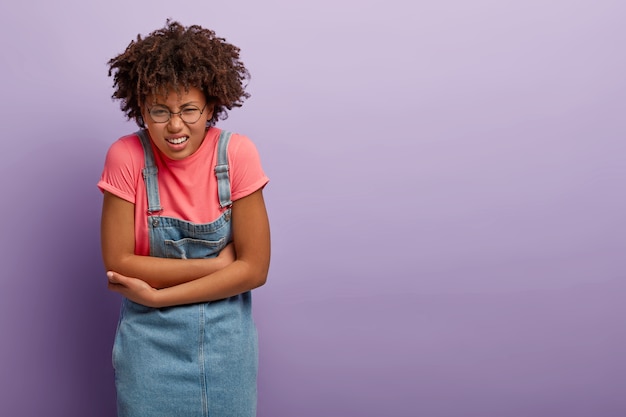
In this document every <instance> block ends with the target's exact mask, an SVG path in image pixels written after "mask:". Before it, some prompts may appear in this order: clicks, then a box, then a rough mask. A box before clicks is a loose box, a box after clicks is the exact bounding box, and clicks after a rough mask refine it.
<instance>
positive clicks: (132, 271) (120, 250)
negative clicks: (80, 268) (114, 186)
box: [100, 191, 235, 288]
mask: <svg viewBox="0 0 626 417" xmlns="http://www.w3.org/2000/svg"><path fill="white" fill-rule="evenodd" d="M100 232H101V233H100V236H101V245H102V258H103V260H104V265H105V267H106V269H107V271H116V272H118V273H121V274H124V275H129V276H132V277H136V278H138V279H140V280H143V281H145V282H146V283H148V284H149V285H150V286H151V287H154V288H166V287H171V286H173V285H177V284H181V283H183V282H188V281H192V280H194V279H197V278H199V277H202V276H205V275H207V274H210V273H212V272H215V271H217V270H219V269H221V268H224V267H225V266H226V265H228V264H230V263H232V262H233V261H234V259H235V258H234V248H233V245H229V246H227V247H226V248H225V249H224V250H222V252H221V253H220V255H219V256H218V257H216V258H208V259H166V258H156V257H152V256H139V255H135V206H134V205H133V204H132V203H129V202H128V201H126V200H123V199H121V198H119V197H117V196H115V195H113V194H111V193H109V192H106V191H105V193H104V201H103V204H102V221H101V231H100Z"/></svg>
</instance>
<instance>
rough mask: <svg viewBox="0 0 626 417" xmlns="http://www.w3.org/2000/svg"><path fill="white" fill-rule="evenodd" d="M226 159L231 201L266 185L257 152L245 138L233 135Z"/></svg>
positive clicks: (266, 178)
mask: <svg viewBox="0 0 626 417" xmlns="http://www.w3.org/2000/svg"><path fill="white" fill-rule="evenodd" d="M228 158H229V160H228V164H229V166H230V167H231V168H230V175H231V178H230V184H231V198H232V200H233V201H235V200H239V199H240V198H243V197H246V196H248V195H250V194H252V193H253V192H255V191H257V190H259V189H261V188H263V187H264V186H265V185H266V184H267V183H268V181H269V178H268V177H267V175H265V172H264V171H263V167H262V166H261V158H260V157H259V152H258V151H257V148H256V146H255V145H254V143H253V142H252V141H251V140H250V139H249V138H248V137H247V136H242V135H236V134H233V136H232V137H231V140H230V144H229V146H228Z"/></svg>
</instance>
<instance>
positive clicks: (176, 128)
mask: <svg viewBox="0 0 626 417" xmlns="http://www.w3.org/2000/svg"><path fill="white" fill-rule="evenodd" d="M142 116H143V120H144V123H145V124H146V127H147V128H148V131H149V132H150V137H151V138H152V141H153V142H154V144H155V145H156V147H157V148H158V149H159V150H160V151H161V152H163V153H164V154H165V155H166V156H168V157H169V158H171V159H183V158H186V157H188V156H189V155H191V154H193V153H194V152H195V151H197V150H198V148H199V147H200V145H201V144H202V141H203V140H204V136H205V134H206V124H207V121H208V120H210V119H211V117H213V104H212V103H207V101H206V98H205V97H204V94H203V93H202V91H200V90H199V89H198V88H195V87H191V88H190V89H189V91H187V92H184V91H183V92H182V94H178V93H177V92H176V91H175V90H173V89H171V90H170V91H169V93H168V94H167V96H161V95H157V96H148V98H147V100H146V103H145V105H144V107H143V108H142ZM196 118H197V119H196Z"/></svg>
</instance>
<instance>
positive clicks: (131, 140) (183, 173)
mask: <svg viewBox="0 0 626 417" xmlns="http://www.w3.org/2000/svg"><path fill="white" fill-rule="evenodd" d="M220 132H221V130H220V129H218V128H215V127H211V128H209V130H208V132H207V134H206V136H205V138H204V141H203V142H202V144H201V145H200V147H199V148H198V150H197V151H196V152H194V153H193V155H190V156H189V157H187V158H184V159H181V160H173V159H170V158H168V157H167V156H165V155H163V154H162V153H161V152H160V151H159V150H158V148H156V147H155V146H154V144H152V152H153V153H154V159H155V163H156V165H157V168H158V170H159V173H158V178H159V196H160V199H161V206H162V207H163V212H162V213H161V214H160V215H162V216H166V217H175V218H178V219H183V220H186V221H189V222H193V223H209V222H212V221H213V220H216V219H217V218H218V217H219V216H220V215H221V213H222V212H223V211H224V210H226V209H222V208H220V206H219V197H218V193H217V179H216V177H215V173H214V171H213V169H214V167H215V163H216V161H217V140H218V138H219V135H220ZM228 164H229V176H230V184H231V199H232V200H233V201H235V200H238V199H240V198H242V197H246V196H248V195H250V194H252V193H253V192H255V191H257V190H258V189H260V188H262V187H264V186H265V184H267V182H268V178H267V176H266V175H265V173H264V171H263V168H262V167H261V161H260V158H259V154H258V152H257V149H256V147H255V146H254V143H252V141H251V140H250V139H248V138H247V137H246V136H243V135H239V134H236V133H233V135H232V136H231V138H230V143H229V145H228ZM143 168H144V155H143V148H142V147H141V142H140V141H139V137H138V136H137V135H136V134H132V135H128V136H124V137H122V138H120V139H118V140H117V141H116V142H114V143H113V144H112V145H111V147H110V148H109V151H108V153H107V156H106V160H105V164H104V170H103V172H102V176H101V178H100V181H99V182H98V187H99V188H100V190H102V191H103V192H104V191H108V192H110V193H111V194H114V195H116V196H118V197H120V198H122V199H124V200H126V201H129V202H131V203H133V204H134V205H135V254H137V255H149V254H150V248H149V237H148V224H147V213H146V211H147V210H148V201H147V194H146V186H145V183H144V180H143V176H142V170H143Z"/></svg>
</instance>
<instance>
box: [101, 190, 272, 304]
mask: <svg viewBox="0 0 626 417" xmlns="http://www.w3.org/2000/svg"><path fill="white" fill-rule="evenodd" d="M232 228H233V241H234V244H235V253H236V258H237V259H236V260H235V262H233V263H231V264H230V265H228V266H226V267H225V268H223V269H220V270H218V271H216V272H213V273H211V274H207V275H205V276H203V277H201V278H198V279H196V280H193V281H188V282H185V283H182V284H179V285H175V286H172V287H169V288H163V289H160V290H157V289H154V288H151V287H150V286H149V285H148V284H146V283H145V282H143V281H142V280H139V279H136V278H130V277H129V276H125V275H121V274H119V273H115V272H109V274H108V276H109V288H110V289H112V290H113V291H117V292H119V293H121V294H122V295H124V296H125V297H127V298H129V299H130V300H132V301H135V302H137V303H139V304H143V305H147V306H150V307H167V306H172V305H179V304H189V303H197V302H204V301H213V300H220V299H222V298H227V297H230V296H233V295H237V294H240V293H242V292H245V291H249V290H251V289H253V288H256V287H259V286H261V285H263V284H264V283H265V281H266V279H267V272H268V269H269V263H270V228H269V221H268V218H267V211H266V209H265V202H264V200H263V193H262V190H258V191H256V192H254V193H252V194H250V195H249V196H247V197H244V198H241V199H239V200H237V201H235V202H233V207H232Z"/></svg>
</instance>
